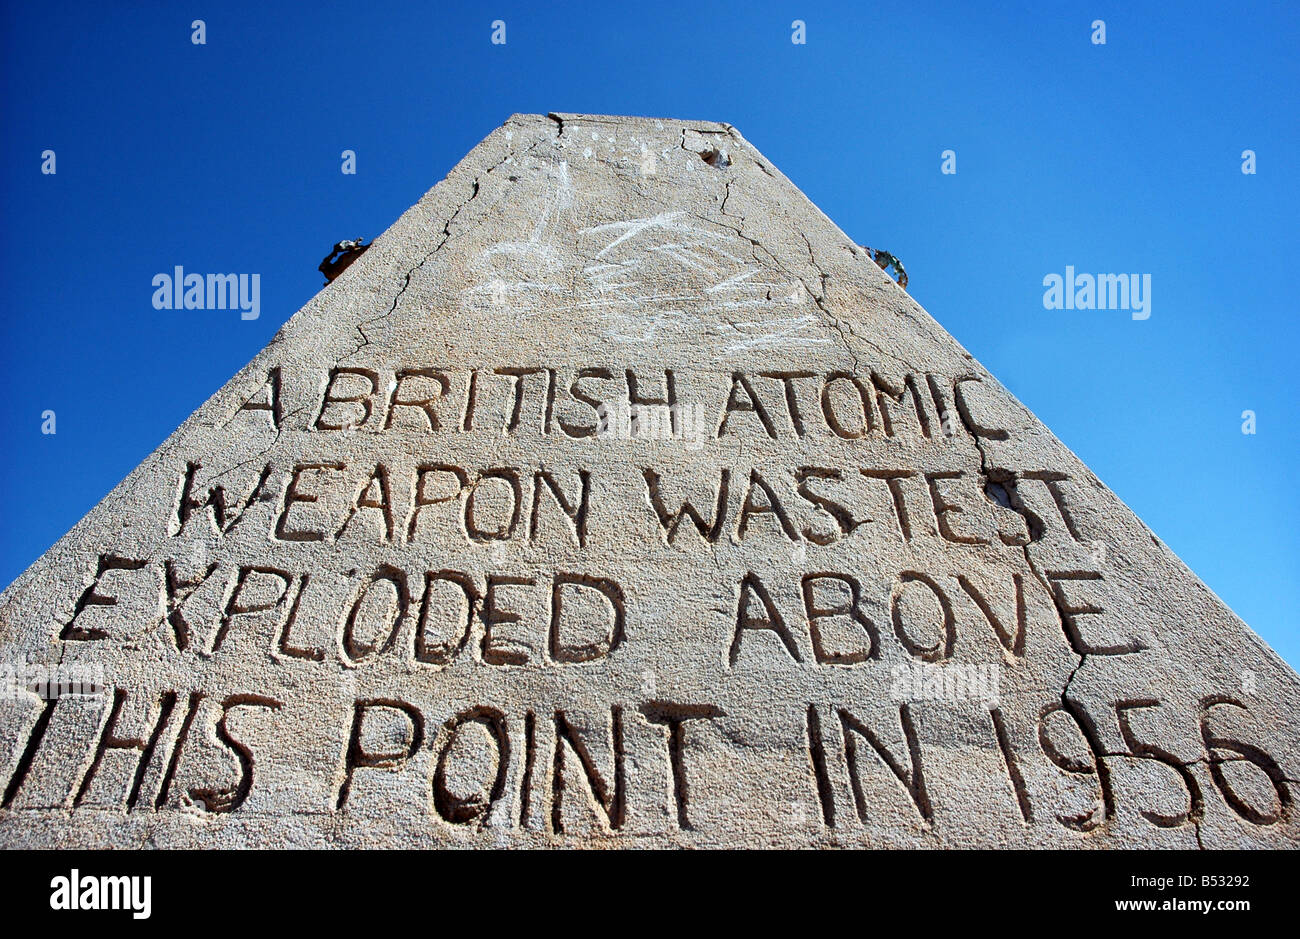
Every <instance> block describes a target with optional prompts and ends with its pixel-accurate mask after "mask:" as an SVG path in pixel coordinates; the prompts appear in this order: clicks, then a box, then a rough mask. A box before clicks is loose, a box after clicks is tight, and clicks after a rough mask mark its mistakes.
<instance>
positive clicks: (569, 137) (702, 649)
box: [0, 114, 1300, 848]
mask: <svg viewBox="0 0 1300 939" xmlns="http://www.w3.org/2000/svg"><path fill="white" fill-rule="evenodd" d="M0 667H3V669H4V678H5V683H6V684H5V687H6V691H7V693H6V694H5V695H4V697H3V700H0V786H2V787H3V794H2V795H0V846H4V847H15V846H67V847H73V846H88V847H109V846H118V847H137V846H157V847H245V846H248V847H279V846H340V847H372V846H438V845H484V846H547V845H571V846H572V845H578V846H598V847H610V846H640V845H650V846H674V845H682V846H738V847H769V846H842V847H856V846H877V847H912V846H916V847H978V846H1056V847H1071V846H1079V847H1138V846H1144V847H1145V846H1167V847H1196V846H1202V847H1207V848H1208V847H1237V846H1294V845H1295V844H1296V842H1297V840H1298V839H1300V828H1298V827H1297V821H1296V809H1295V805H1294V795H1295V792H1296V789H1297V786H1300V721H1297V715H1300V679H1298V678H1297V675H1296V673H1295V672H1294V671H1292V670H1291V669H1290V668H1289V667H1287V666H1286V665H1285V664H1284V663H1283V662H1282V661H1281V660H1280V659H1279V658H1278V657H1277V656H1276V655H1275V654H1274V653H1273V652H1272V651H1271V650H1269V649H1268V648H1267V647H1266V646H1265V645H1264V644H1263V643H1262V642H1261V641H1260V639H1259V638H1257V637H1256V636H1255V634H1254V633H1252V632H1251V631H1250V629H1248V628H1247V627H1246V625H1245V624H1244V623H1242V622H1241V621H1240V620H1239V619H1238V618H1237V617H1236V616H1235V615H1233V613H1232V612H1231V611H1230V610H1229V609H1227V607H1226V606H1225V605H1224V604H1223V603H1222V602H1221V601H1220V600H1219V599H1218V598H1217V597H1215V596H1214V595H1213V594H1212V593H1211V592H1210V591H1209V590H1208V589H1207V588H1206V587H1205V586H1204V585H1203V584H1202V583H1201V582H1200V581H1199V580H1198V579H1197V578H1196V577H1195V576H1194V575H1193V574H1192V573H1191V572H1190V571H1189V570H1188V569H1187V568H1186V567H1185V566H1184V565H1183V564H1182V563H1181V562H1180V561H1179V559H1178V558H1177V557H1175V556H1174V554H1173V553H1172V552H1170V550H1169V549H1168V548H1167V547H1165V545H1164V544H1162V543H1161V542H1160V540H1159V539H1158V538H1157V537H1156V536H1155V535H1154V534H1152V533H1151V531H1149V530H1148V529H1147V528H1146V527H1145V526H1144V525H1143V524H1142V523H1141V522H1140V521H1139V520H1138V519H1137V518H1136V517H1135V516H1134V514H1133V513H1132V512H1131V511H1129V509H1128V508H1126V507H1125V506H1124V505H1123V504H1122V503H1121V502H1120V500H1119V499H1118V498H1116V497H1115V495H1114V494H1113V493H1111V492H1110V491H1109V490H1108V489H1106V487H1105V486H1103V485H1102V483H1101V482H1100V481H1099V480H1098V479H1097V478H1096V477H1095V476H1094V475H1093V474H1092V473H1090V472H1089V471H1088V468H1087V467H1086V466H1084V465H1083V464H1082V463H1081V462H1080V461H1079V460H1078V459H1077V458H1076V457H1075V456H1074V455H1073V454H1072V453H1071V452H1070V451H1069V450H1068V449H1066V447H1065V446H1064V445H1063V444H1062V443H1061V442H1060V441H1058V440H1057V439H1056V438H1055V437H1054V436H1053V435H1052V434H1051V433H1050V432H1049V431H1048V430H1047V429H1046V428H1045V427H1044V426H1043V425H1042V424H1041V423H1040V422H1039V421H1038V420H1037V419H1036V418H1035V417H1034V416H1033V415H1032V414H1031V413H1029V412H1028V411H1027V410H1026V409H1025V407H1024V406H1022V405H1021V404H1020V403H1019V402H1018V401H1016V400H1015V398H1013V397H1012V395H1011V394H1009V393H1008V392H1007V390H1006V389H1005V388H1003V387H1002V386H1001V385H1000V384H999V383H998V382H997V381H996V379H994V378H993V376H991V375H990V374H989V373H988V372H987V371H985V370H984V369H983V368H982V367H981V366H980V364H979V363H978V362H976V361H975V359H974V358H973V357H972V356H971V355H970V354H969V353H968V352H966V351H965V350H964V349H963V348H962V347H961V346H960V345H958V343H957V342H956V341H954V340H953V338H952V337H951V336H949V335H948V334H947V333H946V332H945V331H944V330H943V328H942V327H941V326H939V325H938V324H937V323H936V322H935V321H934V320H933V319H931V317H930V316H929V315H928V314H927V313H926V312H925V311H924V310H922V309H921V308H920V307H919V306H918V305H917V304H916V303H915V302H914V301H913V300H912V299H911V297H909V296H908V294H907V293H906V292H905V291H904V290H903V289H901V288H900V287H899V286H898V285H897V284H896V283H894V282H893V281H892V280H891V279H890V278H889V277H888V276H887V275H886V274H884V273H883V272H882V271H881V270H880V269H879V268H878V267H877V266H876V265H875V264H874V263H872V262H871V260H870V258H869V257H868V256H867V253H866V251H865V250H864V249H862V248H860V247H858V246H856V245H855V244H854V243H853V241H852V240H850V239H849V238H848V237H847V236H845V235H844V233H843V232H841V231H840V230H839V229H838V228H836V227H835V225H834V224H833V223H832V222H831V221H830V220H829V219H827V218H826V216H824V215H823V214H822V213H821V212H819V211H818V210H817V208H816V207H815V206H813V205H812V204H811V203H810V202H809V201H808V200H807V199H806V198H805V197H804V196H803V194H802V193H801V192H800V191H799V189H798V188H796V187H795V186H794V184H792V183H791V182H790V181H789V180H787V179H786V178H785V177H784V176H783V175H782V174H781V173H780V172H779V171H778V170H777V169H776V168H775V167H774V166H772V165H771V164H770V163H769V162H768V161H767V160H766V159H765V158H764V157H763V156H762V154H760V153H759V152H758V151H757V150H756V149H754V147H753V146H751V145H750V144H749V143H748V142H746V141H745V139H744V138H743V137H742V136H741V135H740V134H739V133H738V132H737V131H736V130H735V129H734V128H732V127H730V126H729V125H726V124H716V123H709V122H703V121H687V122H683V121H675V120H651V119H637V118H623V117H592V116H583V115H573V114H551V115H546V116H541V115H537V116H528V115H517V116H515V117H512V118H510V119H509V120H508V121H506V123H505V124H504V125H503V126H502V127H501V128H500V129H498V130H496V131H495V132H493V133H492V134H491V135H490V136H488V137H487V139H485V140H484V141H483V142H482V143H481V144H479V145H478V146H477V147H476V148H475V149H474V150H473V151H472V152H471V153H470V154H469V155H468V156H467V157H466V158H465V159H464V160H462V161H461V163H460V164H459V165H457V166H456V168H455V169H454V170H452V172H451V173H450V175H449V176H448V177H447V178H446V179H445V180H444V181H443V182H441V183H439V184H438V185H437V186H435V187H434V188H433V189H432V190H430V191H429V192H428V193H427V194H426V195H425V196H424V198H423V199H421V200H420V202H419V203H418V204H417V205H415V206H414V207H413V208H411V209H410V210H409V211H408V212H406V213H405V214H404V215H403V216H402V217H401V218H400V219H399V220H398V221H397V222H396V223H395V224H394V225H393V226H392V227H391V228H390V229H389V230H388V231H387V232H386V233H385V234H384V235H383V236H382V237H380V238H379V239H377V240H376V241H375V242H374V244H373V247H371V248H370V249H369V250H368V251H367V252H366V253H365V254H364V256H362V257H360V258H359V259H358V260H356V262H355V263H354V264H352V265H351V266H350V267H349V268H348V270H347V271H346V272H344V273H343V274H341V275H340V276H339V277H338V279H337V280H335V281H334V282H333V283H332V284H331V285H330V286H328V287H326V288H324V289H323V290H322V291H321V292H320V293H319V294H318V295H317V296H316V297H315V298H314V299H313V300H312V301H311V302H310V303H308V304H307V306H306V307H304V308H303V309H302V310H301V311H300V312H299V313H298V314H297V315H295V316H294V317H293V318H292V319H291V320H289V322H288V323H286V324H285V326H284V328H283V329H281V330H280V332H279V334H278V335H277V336H276V337H275V339H274V340H273V341H272V342H271V343H270V344H269V345H268V346H267V347H266V348H265V349H264V350H263V351H262V352H261V353H259V354H258V355H257V357H256V358H254V359H253V361H252V362H250V363H249V364H248V366H247V367H245V368H244V369H243V370H242V371H240V372H239V373H238V374H237V375H235V376H234V378H232V379H231V380H230V382H229V383H228V384H226V386H225V387H223V388H222V389H221V390H220V391H218V392H217V393H216V394H215V395H214V396H213V397H212V398H211V399H210V400H209V401H208V402H207V403H206V404H204V405H203V406H202V407H200V408H199V409H198V411H196V412H195V413H194V414H193V415H192V416H191V417H190V418H189V420H187V421H186V422H185V423H184V424H183V425H182V426H181V427H180V428H179V429H178V430H177V431H176V432H175V433H174V434H172V435H171V437H170V438H168V440H167V441H166V442H165V443H164V444H163V445H162V446H161V447H159V449H158V450H157V451H156V452H155V453H154V454H152V455H151V456H150V457H149V458H148V459H146V460H145V461H144V462H143V463H141V464H140V466H139V467H138V468H137V469H136V470H135V471H134V472H133V473H131V475H130V476H128V477H127V478H126V480H124V481H123V482H122V483H121V484H120V485H119V486H118V487H117V488H116V489H114V490H113V491H112V492H111V493H110V494H109V495H108V496H107V497H106V498H105V499H104V501H103V502H101V503H100V504H99V505H98V506H97V507H96V508H95V509H94V510H93V511H91V512H90V513H89V514H88V515H87V516H86V517H85V518H84V519H82V521H81V522H80V523H79V524H77V526H76V527H75V528H73V529H72V531H70V532H69V533H68V534H67V535H66V536H65V537H63V538H62V539H61V540H60V541H59V542H58V543H57V544H55V545H54V546H53V547H52V548H51V549H50V550H49V551H48V552H47V553H46V554H45V555H44V556H43V557H42V558H41V559H40V560H39V561H37V562H36V563H35V564H34V565H33V566H32V567H31V569H30V570H28V571H27V572H26V573H25V574H23V575H22V576H21V577H20V578H19V579H18V580H17V581H16V582H15V583H14V584H13V585H12V586H10V587H9V588H8V590H6V591H5V593H4V594H3V595H0Z"/></svg>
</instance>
